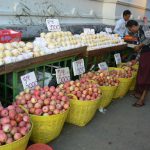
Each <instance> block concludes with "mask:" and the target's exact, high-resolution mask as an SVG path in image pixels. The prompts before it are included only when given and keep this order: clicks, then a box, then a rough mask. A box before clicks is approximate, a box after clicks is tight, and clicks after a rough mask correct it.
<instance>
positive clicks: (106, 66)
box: [98, 62, 108, 70]
mask: <svg viewBox="0 0 150 150" xmlns="http://www.w3.org/2000/svg"><path fill="white" fill-rule="evenodd" d="M98 67H99V69H100V70H108V65H107V63H106V62H101V63H99V64H98Z"/></svg>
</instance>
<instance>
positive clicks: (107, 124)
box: [50, 95, 150, 150]
mask: <svg viewBox="0 0 150 150" xmlns="http://www.w3.org/2000/svg"><path fill="white" fill-rule="evenodd" d="M134 102H135V99H134V98H132V97H130V96H129V95H127V96H126V97H124V98H122V99H120V100H116V101H114V102H113V103H112V104H111V105H110V107H109V108H108V110H107V112H106V113H105V114H101V113H99V112H97V114H96V116H95V117H94V119H93V120H92V121H91V122H90V123H89V124H88V125H87V126H85V127H77V126H74V125H70V124H66V125H65V127H64V129H63V131H62V133H61V135H60V137H59V138H57V139H56V140H54V141H53V142H51V143H50V144H51V145H52V146H53V148H54V150H150V96H148V97H147V102H146V105H145V106H144V107H142V108H135V107H132V104H133V103H134Z"/></svg>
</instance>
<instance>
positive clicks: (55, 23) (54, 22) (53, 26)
mask: <svg viewBox="0 0 150 150" xmlns="http://www.w3.org/2000/svg"><path fill="white" fill-rule="evenodd" d="M46 25H47V28H48V31H61V27H60V23H59V20H58V19H46Z"/></svg>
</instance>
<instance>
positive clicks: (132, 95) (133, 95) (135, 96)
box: [130, 94, 140, 99]
mask: <svg viewBox="0 0 150 150" xmlns="http://www.w3.org/2000/svg"><path fill="white" fill-rule="evenodd" d="M130 96H131V97H134V98H136V99H139V98H140V96H137V95H136V94H130Z"/></svg>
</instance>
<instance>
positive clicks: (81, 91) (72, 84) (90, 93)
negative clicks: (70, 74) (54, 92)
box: [59, 79, 101, 101]
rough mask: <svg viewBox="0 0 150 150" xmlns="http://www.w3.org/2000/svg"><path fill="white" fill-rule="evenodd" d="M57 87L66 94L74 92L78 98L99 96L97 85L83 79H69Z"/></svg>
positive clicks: (95, 98)
mask: <svg viewBox="0 0 150 150" xmlns="http://www.w3.org/2000/svg"><path fill="white" fill-rule="evenodd" d="M59 87H60V88H61V89H62V90H64V91H65V92H66V93H67V94H74V95H75V96H76V97H77V99H78V100H83V101H84V100H89V101H90V100H97V99H98V98H100V96H101V91H100V90H99V85H98V84H96V83H91V82H88V81H86V80H85V79H81V80H76V81H69V82H66V83H64V84H61V85H60V86H59Z"/></svg>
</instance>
